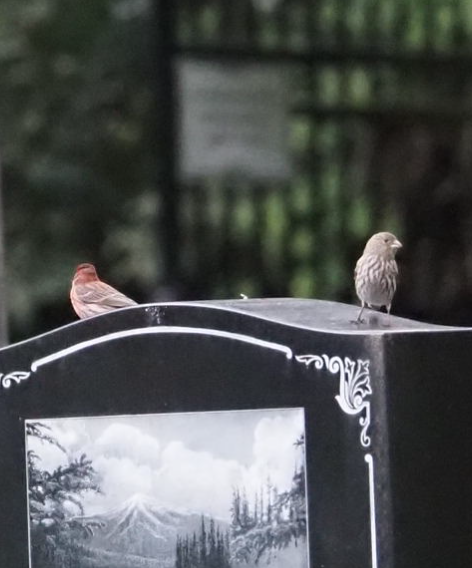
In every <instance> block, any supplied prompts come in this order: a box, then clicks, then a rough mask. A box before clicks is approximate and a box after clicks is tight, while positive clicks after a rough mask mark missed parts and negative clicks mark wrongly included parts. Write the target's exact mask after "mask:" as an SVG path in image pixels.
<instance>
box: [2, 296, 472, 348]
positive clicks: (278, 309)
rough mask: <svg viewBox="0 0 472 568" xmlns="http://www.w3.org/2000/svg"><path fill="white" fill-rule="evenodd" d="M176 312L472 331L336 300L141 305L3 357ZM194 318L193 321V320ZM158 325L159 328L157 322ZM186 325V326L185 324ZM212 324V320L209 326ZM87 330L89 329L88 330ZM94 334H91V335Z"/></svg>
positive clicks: (308, 324) (332, 330)
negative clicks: (360, 319)
mask: <svg viewBox="0 0 472 568" xmlns="http://www.w3.org/2000/svg"><path fill="white" fill-rule="evenodd" d="M153 311H154V312H155V313H156V314H158V313H161V312H162V313H164V312H165V313H166V314H171V313H172V314H173V316H174V319H175V318H177V319H179V317H180V316H179V312H182V311H183V312H185V318H183V320H182V321H184V320H185V319H186V318H187V317H188V316H193V315H194V314H197V313H198V312H200V313H198V317H199V318H201V316H202V315H205V312H208V313H212V314H213V316H215V315H216V314H219V325H221V317H222V316H223V314H224V313H228V314H236V315H239V316H242V317H244V316H248V317H249V318H250V319H255V320H259V321H264V322H267V323H268V324H279V325H284V326H288V327H293V328H297V329H300V330H305V331H311V332H315V333H326V334H333V335H343V336H364V337H376V336H377V337H378V336H386V335H391V336H392V335H398V334H408V333H412V332H413V333H414V332H423V333H426V332H470V331H472V327H453V326H443V325H435V324H428V323H421V322H418V321H414V320H408V319H405V318H399V317H396V316H391V317H390V319H388V317H387V314H384V313H379V312H374V311H367V314H366V318H367V321H366V322H365V323H362V324H356V323H354V320H355V319H356V318H357V315H358V312H359V307H358V306H355V305H350V304H342V303H338V302H330V301H326V300H313V299H308V298H251V299H246V298H244V299H227V300H196V301H184V302H158V303H149V304H140V305H138V306H133V307H129V308H123V309H121V310H116V311H114V312H111V313H109V314H103V315H99V316H95V317H92V318H89V319H87V320H83V321H81V320H77V321H73V322H71V323H70V324H67V325H65V326H63V327H59V328H55V329H52V330H49V331H47V332H45V333H43V334H41V335H37V336H34V337H31V338H26V339H24V340H23V341H20V342H18V343H14V344H11V345H8V346H6V347H3V348H2V349H0V353H2V352H4V351H6V350H9V349H11V348H18V347H21V346H23V345H28V344H31V342H34V341H38V340H42V339H46V338H47V337H57V334H61V333H63V332H67V333H68V334H73V335H76V334H77V335H82V334H79V333H78V332H79V329H80V330H81V332H82V331H84V332H85V330H87V332H90V331H91V329H92V328H91V325H92V323H93V330H94V333H96V334H98V335H103V334H108V333H113V332H115V331H120V330H123V329H129V328H139V327H150V326H152V325H155V324H156V325H165V324H164V322H163V321H161V322H160V321H159V318H158V317H157V318H150V317H149V315H150V314H152V312H153ZM190 319H192V318H190ZM154 321H155V324H154V323H153V322H154ZM182 325H185V323H182ZM208 325H211V321H209V322H208ZM82 326H83V327H82ZM88 335H89V333H87V336H88Z"/></svg>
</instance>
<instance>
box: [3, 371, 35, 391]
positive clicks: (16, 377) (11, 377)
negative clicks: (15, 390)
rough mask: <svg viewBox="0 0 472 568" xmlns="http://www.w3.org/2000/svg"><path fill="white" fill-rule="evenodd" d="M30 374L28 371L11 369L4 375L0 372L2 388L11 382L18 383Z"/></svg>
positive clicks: (7, 387) (8, 385)
mask: <svg viewBox="0 0 472 568" xmlns="http://www.w3.org/2000/svg"><path fill="white" fill-rule="evenodd" d="M30 375H31V372H30V371H12V372H11V373H7V374H6V375H4V374H3V373H0V380H1V385H2V387H3V388H5V389H9V388H10V387H11V385H12V384H13V383H15V384H17V385H19V384H20V383H21V381H25V380H26V379H28V378H29V377H30Z"/></svg>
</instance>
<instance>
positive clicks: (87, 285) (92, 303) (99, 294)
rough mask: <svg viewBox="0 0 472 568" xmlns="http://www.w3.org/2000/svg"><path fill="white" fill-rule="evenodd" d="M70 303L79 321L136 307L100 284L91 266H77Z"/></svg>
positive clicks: (124, 297) (109, 287) (127, 299)
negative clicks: (128, 307) (120, 309)
mask: <svg viewBox="0 0 472 568" xmlns="http://www.w3.org/2000/svg"><path fill="white" fill-rule="evenodd" d="M70 301H71V302H72V307H73V308H74V310H75V312H76V314H77V315H78V316H79V318H80V319H85V318H89V317H91V316H96V315H98V314H104V313H106V312H111V311H112V310H116V309H118V308H125V307H127V306H136V305H137V304H136V302H135V301H134V300H131V298H128V297H127V296H125V295H124V294H122V293H121V292H118V290H115V288H113V287H112V286H109V285H108V284H105V282H102V281H101V280H100V279H99V277H98V275H97V271H96V270H95V266H94V265H93V264H79V266H78V267H77V268H76V270H75V274H74V278H73V279H72V286H71V289H70Z"/></svg>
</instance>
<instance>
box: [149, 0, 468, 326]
mask: <svg viewBox="0 0 472 568" xmlns="http://www.w3.org/2000/svg"><path fill="white" fill-rule="evenodd" d="M158 12H159V13H158V14H157V21H158V22H159V34H160V35H159V37H160V40H161V41H160V47H159V49H160V52H159V61H160V64H161V66H162V68H163V70H164V74H162V73H161V74H160V77H163V78H164V79H163V80H165V78H167V81H168V84H167V87H168V88H165V89H164V88H162V89H161V90H160V92H161V96H162V101H161V103H160V106H161V111H162V116H161V118H162V120H161V126H160V129H161V134H160V137H161V144H162V147H163V150H164V152H165V153H166V157H167V161H166V163H167V169H166V171H164V172H163V175H162V179H161V182H162V187H163V188H165V191H164V193H163V195H164V196H165V200H164V209H163V216H162V220H163V233H164V236H165V237H164V238H165V241H164V242H165V251H164V257H165V259H166V267H167V277H168V280H169V282H173V284H177V285H178V286H179V287H180V297H187V298H202V297H235V296H238V295H239V294H246V295H248V296H262V295H263V296H266V295H268V296H274V295H277V296H285V295H290V296H311V297H318V298H329V299H338V300H347V301H349V300H351V299H352V267H353V265H354V262H355V259H356V257H357V256H358V255H359V253H360V251H361V249H362V246H363V243H364V241H365V239H366V237H367V236H369V235H370V234H371V233H372V232H374V231H375V230H380V229H384V228H385V229H389V230H392V231H398V232H399V234H400V235H402V239H406V240H407V241H408V245H409V246H408V250H407V251H405V255H404V258H403V259H401V260H402V261H403V264H404V266H403V267H402V268H403V270H402V273H403V279H402V283H403V286H402V287H400V290H399V295H398V302H397V310H396V311H397V313H398V311H400V312H403V313H408V314H409V315H413V316H415V315H416V316H420V317H427V318H429V319H434V317H439V316H441V313H442V312H441V310H443V311H444V310H446V309H447V310H449V312H448V313H450V309H451V306H452V305H453V304H454V302H456V301H458V300H457V299H458V298H459V297H461V294H463V293H464V290H465V288H466V287H467V286H468V285H469V284H472V283H471V282H469V280H470V277H467V275H466V274H464V275H463V276H464V277H463V278H462V280H461V281H463V284H461V285H459V288H460V289H458V288H457V286H458V285H457V284H454V285H450V282H449V280H450V276H451V274H456V276H457V270H459V271H461V270H462V271H464V270H466V268H465V263H464V259H465V257H466V256H467V255H468V254H470V252H471V250H470V246H469V245H468V242H470V241H468V238H469V237H470V235H469V233H470V231H467V230H466V228H465V227H468V226H469V225H470V223H468V221H469V220H470V218H471V216H470V198H469V195H470V193H471V192H470V188H469V185H468V183H469V182H468V180H467V175H468V174H470V173H471V172H470V171H469V170H470V166H469V162H470V159H469V158H470V146H471V136H470V134H471V130H470V127H469V124H470V118H471V110H472V109H471V105H470V102H469V100H470V93H471V81H470V69H471V63H472V57H471V55H472V51H471V49H472V6H471V5H470V4H469V3H468V2H466V1H461V0H435V1H434V2H432V1H431V0H429V1H427V0H401V1H397V2H387V1H385V2H376V1H375V0H350V1H348V2H346V1H345V0H318V1H316V2H315V1H311V0H291V1H290V0H238V1H237V2H227V1H225V0H198V1H197V0H174V1H172V0H161V1H160V2H158ZM180 57H192V58H201V59H205V60H212V61H220V62H221V61H230V60H237V61H254V62H258V61H265V62H270V63H273V64H274V65H279V64H281V63H285V64H288V65H289V66H290V67H291V69H292V77H293V83H292V85H291V89H292V95H293V101H294V102H293V108H292V112H291V133H290V152H291V155H292V156H291V157H292V160H293V163H294V164H295V171H294V175H293V177H292V179H291V180H290V182H289V183H270V184H267V183H262V182H251V181H248V180H246V181H244V180H237V179H226V180H225V179H217V180H216V179H207V180H201V181H200V182H198V183H194V184H185V183H181V182H179V181H177V180H178V176H177V175H176V173H177V172H176V161H175V152H174V150H175V148H176V147H178V140H176V129H175V124H176V123H175V117H176V114H175V112H174V111H175V110H176V106H175V101H176V92H175V83H174V82H173V79H174V64H175V61H176V60H177V59H178V58H180ZM172 101H173V102H172ZM173 105H174V106H173ZM172 113H174V114H172ZM172 116H173V117H174V118H171V117H172ZM445 202H446V207H445ZM449 206H450V207H449ZM448 207H449V208H448ZM444 234H450V236H449V237H447V238H448V239H451V240H452V241H454V242H456V241H457V243H456V244H458V246H459V249H460V251H461V252H462V256H460V255H459V256H457V255H456V257H455V258H453V257H452V256H451V254H450V251H451V249H450V248H447V244H446V245H445V244H444V242H441V241H442V240H443V239H444ZM446 240H447V239H446ZM439 245H440V248H441V247H442V250H443V252H444V253H445V255H446V257H447V258H448V260H447V264H440V265H439V266H435V267H432V269H431V270H427V268H428V266H429V265H428V264H427V263H428V262H430V261H431V255H433V256H434V255H435V254H436V252H437V247H438V246H439ZM425 263H426V264H425ZM433 268H434V269H433ZM451 271H452V272H451ZM458 280H459V279H457V278H456V279H455V282H457V281H458ZM441 283H442V284H443V285H442V284H441ZM438 286H439V287H438ZM454 286H455V287H454ZM461 286H464V290H462V288H461ZM407 289H408V294H407V293H406V290H407ZM438 294H439V295H438ZM441 294H442V296H441ZM440 296H441V297H440Z"/></svg>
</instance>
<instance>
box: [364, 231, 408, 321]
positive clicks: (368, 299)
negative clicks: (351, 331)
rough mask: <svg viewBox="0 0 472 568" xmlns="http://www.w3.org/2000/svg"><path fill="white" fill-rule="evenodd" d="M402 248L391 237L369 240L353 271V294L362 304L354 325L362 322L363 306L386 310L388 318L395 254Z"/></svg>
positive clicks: (394, 283) (383, 235)
mask: <svg viewBox="0 0 472 568" xmlns="http://www.w3.org/2000/svg"><path fill="white" fill-rule="evenodd" d="M401 246H402V244H401V242H400V241H399V240H398V239H397V238H396V237H395V235H392V233H377V234H375V235H373V236H372V237H370V239H369V240H368V241H367V244H366V245H365V249H364V252H363V253H362V256H361V257H360V259H359V260H358V261H357V264H356V268H355V270H354V281H355V284H356V292H357V296H358V297H359V300H360V301H361V303H362V307H361V311H360V312H359V315H358V316H357V320H356V323H358V322H362V319H361V316H362V312H363V311H364V308H365V306H366V305H367V306H369V308H371V307H378V308H381V307H382V306H385V307H386V308H387V313H388V314H389V315H390V308H391V305H392V299H393V295H394V294H395V289H396V287H397V275H398V267H397V263H396V262H395V253H396V252H397V249H399V248H400V247H401Z"/></svg>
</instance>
